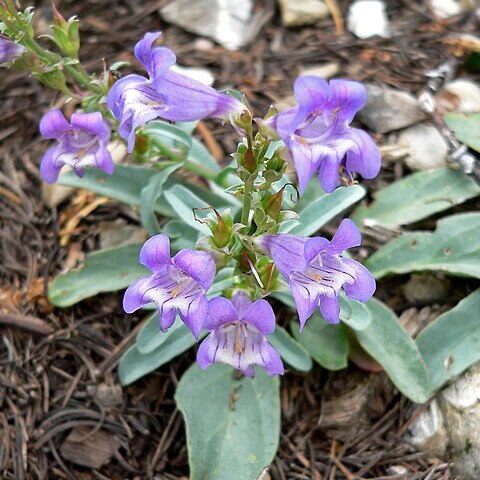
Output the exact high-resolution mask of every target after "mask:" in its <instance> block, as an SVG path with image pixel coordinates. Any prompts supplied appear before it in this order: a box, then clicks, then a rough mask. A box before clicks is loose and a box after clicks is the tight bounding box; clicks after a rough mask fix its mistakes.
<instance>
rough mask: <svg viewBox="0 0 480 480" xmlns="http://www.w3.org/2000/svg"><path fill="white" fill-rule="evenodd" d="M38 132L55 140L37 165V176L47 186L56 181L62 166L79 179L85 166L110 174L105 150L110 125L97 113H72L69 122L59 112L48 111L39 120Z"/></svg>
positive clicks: (112, 167) (108, 158) (111, 164)
mask: <svg viewBox="0 0 480 480" xmlns="http://www.w3.org/2000/svg"><path fill="white" fill-rule="evenodd" d="M40 133H41V134H42V135H43V136H44V137H45V138H47V139H54V140H56V141H57V145H55V146H53V147H50V148H49V149H48V150H47V151H46V152H45V155H44V156H43V158H42V163H41V165H40V174H41V176H42V178H43V179H44V180H45V181H46V182H47V183H54V182H56V181H57V179H58V175H59V173H60V170H61V169H62V168H63V167H64V166H65V165H68V166H70V167H71V168H72V169H73V171H74V172H75V173H76V174H77V175H78V176H80V177H81V176H83V174H84V172H85V168H86V167H97V168H100V169H102V170H104V171H105V172H107V173H108V174H109V175H111V174H112V173H113V170H114V165H113V160H112V156H111V155H110V152H109V151H108V149H107V145H108V142H109V140H110V125H109V124H108V123H107V122H106V121H105V120H104V119H103V117H102V114H101V113H100V112H93V113H74V114H73V115H72V118H71V119H70V123H69V122H68V121H67V120H66V119H65V117H64V116H63V113H62V112H61V111H60V110H51V111H50V112H48V113H47V114H46V115H45V116H44V117H43V118H42V120H41V121H40Z"/></svg>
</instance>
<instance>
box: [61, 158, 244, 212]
mask: <svg viewBox="0 0 480 480" xmlns="http://www.w3.org/2000/svg"><path fill="white" fill-rule="evenodd" d="M155 172H157V170H155V169H152V168H148V167H139V166H136V165H116V166H115V173H114V174H113V175H108V174H106V173H105V172H103V171H102V170H99V169H89V170H87V171H86V172H85V176H84V177H82V178H79V177H77V176H76V175H75V174H74V173H73V172H71V171H70V172H67V173H65V174H64V175H61V176H60V179H59V181H58V184H59V185H67V186H70V187H76V188H84V189H86V190H89V191H91V192H93V193H95V194H97V195H103V196H106V197H109V198H112V199H114V200H118V201H120V202H122V203H126V204H127V205H140V197H141V193H142V189H143V188H144V187H145V185H147V184H148V182H149V181H150V179H151V177H152V175H155ZM174 185H182V186H184V187H185V188H188V190H190V191H191V192H192V193H193V194H194V195H196V196H197V197H199V198H201V199H202V200H203V202H204V203H205V204H207V205H210V206H212V207H215V208H217V209H221V208H231V207H232V204H233V205H234V206H236V205H237V204H236V203H235V200H234V199H233V200H230V199H227V197H226V196H225V195H223V196H221V195H218V194H216V193H212V192H211V191H209V190H207V189H206V188H203V187H199V186H198V185H194V184H190V183H188V182H186V181H185V180H182V179H180V178H178V177H176V176H170V177H169V178H168V179H167V181H166V182H165V184H164V188H163V189H164V191H165V190H168V189H170V188H171V187H173V186H174ZM212 185H213V184H212ZM155 211H156V212H157V213H159V214H160V215H164V216H165V217H170V218H174V217H176V216H177V214H176V212H175V210H174V209H172V207H171V206H170V204H169V203H167V202H166V201H165V198H164V197H163V196H162V197H160V198H159V199H158V200H157V202H156V204H155Z"/></svg>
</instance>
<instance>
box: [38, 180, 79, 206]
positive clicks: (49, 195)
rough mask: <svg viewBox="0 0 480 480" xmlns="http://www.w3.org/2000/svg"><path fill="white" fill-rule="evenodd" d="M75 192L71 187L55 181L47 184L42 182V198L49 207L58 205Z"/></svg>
mask: <svg viewBox="0 0 480 480" xmlns="http://www.w3.org/2000/svg"><path fill="white" fill-rule="evenodd" d="M74 192H75V188H73V187H64V186H63V185H57V184H56V183H53V184H51V185H50V184H48V183H46V182H42V199H43V201H44V202H45V203H46V204H47V205H48V206H49V207H50V208H55V207H58V206H59V205H60V204H61V203H63V202H64V201H65V200H67V199H68V198H70V197H71V196H72V195H73V193H74Z"/></svg>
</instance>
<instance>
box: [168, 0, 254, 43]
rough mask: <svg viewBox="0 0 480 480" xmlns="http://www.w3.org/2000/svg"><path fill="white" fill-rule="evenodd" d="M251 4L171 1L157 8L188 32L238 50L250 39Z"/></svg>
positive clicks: (247, 0)
mask: <svg viewBox="0 0 480 480" xmlns="http://www.w3.org/2000/svg"><path fill="white" fill-rule="evenodd" d="M252 6H253V2H252V0H242V1H241V2H240V1H238V0H174V1H173V2H170V3H168V4H167V5H165V6H164V7H162V8H161V9H160V15H161V17H162V18H163V19H164V20H165V21H167V22H170V23H172V24H174V25H178V26H179V27H182V28H184V29H185V30H188V31H189V32H192V33H196V34H197V35H202V36H204V37H208V38H211V39H213V40H215V41H216V42H217V43H219V44H220V45H223V46H224V47H226V48H228V49H231V50H237V49H239V48H241V47H243V46H245V45H246V44H247V43H248V41H249V34H250V30H249V23H250V19H251V16H252Z"/></svg>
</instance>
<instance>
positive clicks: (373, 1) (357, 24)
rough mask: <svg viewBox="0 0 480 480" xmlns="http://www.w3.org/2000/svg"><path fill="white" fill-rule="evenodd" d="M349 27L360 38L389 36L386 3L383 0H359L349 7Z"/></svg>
mask: <svg viewBox="0 0 480 480" xmlns="http://www.w3.org/2000/svg"><path fill="white" fill-rule="evenodd" d="M347 28H348V30H349V31H350V32H352V33H353V34H354V35H356V36H357V37H358V38H370V37H374V36H375V35H378V36H380V37H389V36H390V34H389V31H388V18H387V12H386V10H385V4H384V3H383V2H382V1H381V0H357V1H356V2H354V3H352V4H351V5H350V8H349V9H348V17H347Z"/></svg>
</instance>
